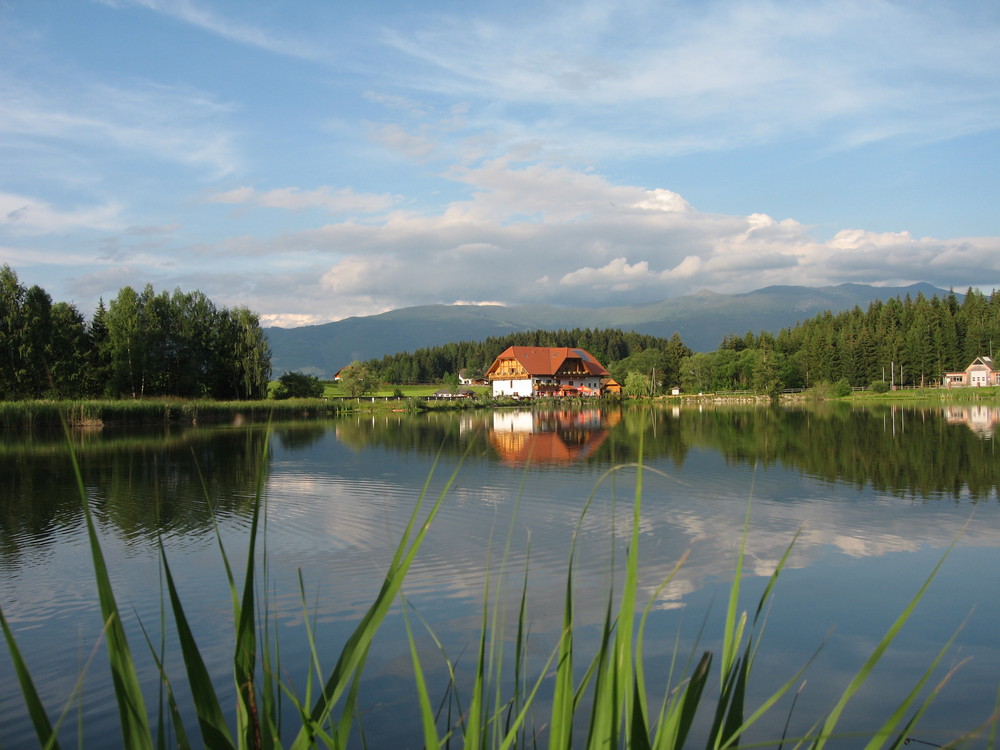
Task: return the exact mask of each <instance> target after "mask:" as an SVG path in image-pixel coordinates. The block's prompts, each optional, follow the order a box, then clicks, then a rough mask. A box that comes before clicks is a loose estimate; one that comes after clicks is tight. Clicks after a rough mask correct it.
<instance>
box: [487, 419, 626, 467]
mask: <svg viewBox="0 0 1000 750" xmlns="http://www.w3.org/2000/svg"><path fill="white" fill-rule="evenodd" d="M620 421H621V410H620V409H617V408H616V409H611V410H606V409H553V410H545V411H541V410H529V409H523V410H511V411H497V412H495V413H494V414H493V424H492V428H491V429H490V430H489V434H488V437H489V441H490V445H492V446H493V449H494V450H495V451H496V453H497V455H498V456H499V457H500V460H502V461H504V462H505V463H508V464H510V465H512V466H523V465H525V464H529V463H534V464H566V463H572V462H574V461H580V460H584V459H586V458H589V457H590V456H592V455H594V453H595V452H596V451H597V449H598V448H600V447H601V445H602V444H603V443H604V441H605V440H607V438H608V435H610V433H611V429H612V428H614V427H615V425H617V424H618V423H619V422H620Z"/></svg>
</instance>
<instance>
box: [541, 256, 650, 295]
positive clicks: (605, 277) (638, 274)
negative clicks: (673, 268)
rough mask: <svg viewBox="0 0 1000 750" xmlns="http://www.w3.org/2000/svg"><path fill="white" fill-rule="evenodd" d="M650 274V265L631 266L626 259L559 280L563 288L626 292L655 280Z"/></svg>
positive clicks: (644, 262)
mask: <svg viewBox="0 0 1000 750" xmlns="http://www.w3.org/2000/svg"><path fill="white" fill-rule="evenodd" d="M655 278H656V275H655V274H653V275H651V274H650V271H649V263H647V262H646V261H644V260H642V261H639V262H638V263H636V264H635V265H629V263H628V262H627V261H626V259H625V258H613V259H612V260H610V261H608V263H607V264H606V265H604V266H602V267H601V268H590V267H585V268H580V269H577V270H576V271H571V272H569V273H567V274H566V275H565V276H563V277H562V278H561V279H559V283H560V284H561V285H562V286H587V287H591V288H593V289H608V288H610V289H611V290H612V291H615V292H624V291H628V290H630V289H633V288H635V287H636V286H638V285H640V284H642V283H644V282H647V281H649V280H650V279H655Z"/></svg>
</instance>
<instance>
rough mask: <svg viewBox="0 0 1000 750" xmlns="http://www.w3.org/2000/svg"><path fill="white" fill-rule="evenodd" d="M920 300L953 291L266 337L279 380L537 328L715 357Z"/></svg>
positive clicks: (518, 315)
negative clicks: (821, 322)
mask: <svg viewBox="0 0 1000 750" xmlns="http://www.w3.org/2000/svg"><path fill="white" fill-rule="evenodd" d="M918 293H923V295H924V296H925V297H931V296H933V295H938V296H939V297H940V296H944V295H947V294H948V291H947V290H944V289H938V288H937V287H935V286H932V285H931V284H925V283H920V284H913V285H911V286H905V287H875V286H868V285H864V284H839V285H837V286H824V287H804V286H769V287H765V288H764V289H758V290H756V291H753V292H746V293H743V294H717V293H715V292H710V291H701V292H697V293H695V294H690V295H685V296H683V297H674V298H672V299H667V300H663V301H662V302H655V303H652V304H647V305H635V306H629V307H602V308H576V307H574V308H569V307H554V306H551V305H541V304H539V305H517V306H512V307H505V306H502V305H422V306H419V307H405V308H401V309H399V310H392V311H390V312H386V313H381V314H379V315H368V316H363V317H354V318H345V319H344V320H338V321H336V322H333V323H324V324H322V325H314V326H302V327H299V328H277V327H272V328H265V329H264V332H265V333H266V334H267V338H268V342H269V344H270V347H271V366H272V372H273V373H274V375H275V376H277V375H280V374H282V373H284V372H292V371H297V372H304V373H307V374H311V375H317V376H319V377H320V378H329V377H331V376H332V375H333V373H334V372H336V371H337V370H338V369H340V368H341V367H343V366H344V365H347V364H350V363H351V362H352V361H354V360H360V361H364V360H367V359H372V358H373V357H381V356H383V355H386V354H396V353H398V352H404V351H410V352H412V351H414V350H416V349H421V348H425V347H432V346H439V345H441V344H447V343H449V342H452V341H481V340H482V339H485V338H488V337H490V336H502V335H504V334H507V333H513V332H515V331H528V330H536V329H543V330H558V329H560V328H562V329H573V328H620V329H622V330H632V331H637V332H639V333H645V334H650V335H653V336H662V337H665V338H669V337H670V336H672V335H673V334H674V333H675V332H676V333H678V334H680V336H681V338H682V339H683V340H684V343H686V344H687V345H688V346H689V347H691V348H692V349H693V350H694V351H714V350H715V349H718V348H719V344H720V343H721V342H722V339H723V337H725V336H727V335H729V334H735V335H738V336H742V335H743V334H745V333H746V332H747V331H751V330H752V331H754V332H759V331H770V332H772V333H777V332H778V331H779V330H781V329H782V328H786V327H789V326H794V325H795V324H796V323H799V322H800V321H803V320H808V319H809V318H813V317H815V316H816V315H817V314H819V313H822V312H824V311H827V310H829V311H830V312H833V313H837V312H841V311H844V310H850V309H851V308H853V307H854V306H855V305H857V306H859V307H861V308H862V309H866V308H867V307H868V305H869V304H871V303H872V302H874V301H875V300H887V299H890V298H892V297H904V296H905V295H907V294H909V295H911V296H913V297H915V296H916V295H917V294H918ZM957 296H960V295H957ZM498 354H499V352H498Z"/></svg>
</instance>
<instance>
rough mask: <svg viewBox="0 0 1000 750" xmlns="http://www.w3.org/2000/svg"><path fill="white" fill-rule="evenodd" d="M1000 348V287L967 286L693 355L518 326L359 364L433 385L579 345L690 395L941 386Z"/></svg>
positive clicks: (645, 386)
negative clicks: (518, 353) (511, 356)
mask: <svg viewBox="0 0 1000 750" xmlns="http://www.w3.org/2000/svg"><path fill="white" fill-rule="evenodd" d="M994 342H995V343H996V344H997V346H1000V291H993V293H992V294H990V295H986V294H983V293H982V292H980V291H977V290H975V289H973V288H970V289H969V290H968V291H967V292H966V293H965V294H964V295H959V294H956V293H955V292H953V291H951V292H949V293H948V294H947V295H944V296H940V297H939V296H938V295H933V296H931V297H927V296H925V295H924V294H923V293H918V294H917V295H916V297H911V295H909V294H907V295H906V296H905V297H904V298H902V299H901V298H899V297H893V298H890V299H887V300H876V301H874V302H872V303H871V304H870V305H869V306H868V309H867V310H862V309H861V307H859V306H855V307H854V308H853V309H851V310H847V311H844V312H841V313H832V312H830V311H827V312H823V313H821V314H819V315H816V316H815V317H814V318H812V319H810V320H806V321H803V322H801V323H798V324H797V325H795V326H790V327H787V328H784V329H782V330H780V331H779V332H778V333H777V334H775V333H771V332H766V331H762V332H759V333H754V332H752V331H748V332H747V333H746V334H744V335H736V334H730V335H727V336H725V337H724V338H723V340H722V341H721V342H720V345H719V348H718V349H717V350H716V351H713V352H692V351H691V350H690V348H688V347H687V346H686V345H685V344H684V342H683V341H682V340H681V338H680V336H679V335H678V334H676V333H675V334H674V335H673V337H671V338H669V339H666V338H661V337H656V336H651V335H647V334H641V333H636V332H632V331H621V330H619V329H596V330H595V329H590V328H587V329H579V328H575V329H572V330H563V329H560V330H557V331H542V330H539V331H524V332H518V333H511V334H507V335H505V336H495V337H490V338H487V339H485V340H483V341H478V342H475V341H460V342H454V343H449V344H445V345H442V346H436V347H428V348H424V349H418V350H416V351H415V352H413V353H409V352H402V353H399V354H392V355H387V356H384V357H381V358H375V359H371V360H369V361H367V362H365V363H364V365H365V367H366V368H368V369H369V370H371V371H372V372H374V373H377V375H378V377H379V379H380V380H382V381H383V382H388V383H418V382H435V381H438V380H441V379H442V378H445V377H446V376H447V375H449V374H455V373H458V372H461V371H465V372H466V373H467V374H470V375H482V374H484V373H485V372H486V370H487V369H488V368H489V366H490V364H492V362H493V360H494V358H495V357H496V356H497V355H498V354H499V353H500V352H502V351H503V350H504V349H506V348H507V347H508V346H568V347H579V348H582V349H586V350H587V351H589V352H590V353H591V354H593V355H594V356H595V357H597V359H598V360H600V361H601V363H602V364H603V365H604V366H605V367H607V369H608V370H609V372H610V373H611V375H612V377H614V378H615V379H616V380H618V382H619V383H621V384H623V385H624V386H625V390H626V392H627V393H634V394H635V395H639V394H644V393H658V392H662V391H663V390H664V389H667V388H671V387H674V386H680V387H681V388H682V389H683V390H685V391H687V392H689V393H691V392H695V393H697V392H705V393H708V392H713V391H734V390H735V391H754V392H756V393H768V394H772V395H773V394H775V393H777V392H779V391H781V390H782V389H785V388H812V387H816V386H818V385H821V384H824V383H829V384H838V385H840V386H841V387H846V388H848V390H849V388H850V387H870V386H871V385H872V384H873V383H874V384H880V383H881V382H882V381H886V382H891V383H893V384H894V385H897V386H913V385H915V386H930V385H935V384H939V383H940V382H941V378H942V375H943V373H945V372H952V371H958V370H963V369H965V367H966V366H968V364H969V363H970V362H972V360H973V359H975V358H976V357H977V356H980V355H992V351H993V344H994Z"/></svg>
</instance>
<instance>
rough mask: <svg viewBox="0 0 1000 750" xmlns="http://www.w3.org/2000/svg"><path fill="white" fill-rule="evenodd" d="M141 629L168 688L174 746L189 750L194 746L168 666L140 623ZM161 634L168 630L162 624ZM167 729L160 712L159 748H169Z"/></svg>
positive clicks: (161, 679) (157, 742)
mask: <svg viewBox="0 0 1000 750" xmlns="http://www.w3.org/2000/svg"><path fill="white" fill-rule="evenodd" d="M139 627H140V628H141V629H142V634H143V636H144V637H145V639H146V645H147V646H148V648H149V653H150V654H151V655H152V657H153V662H154V663H155V664H156V669H157V671H158V672H159V673H160V684H161V685H163V686H164V687H165V688H166V691H167V707H168V708H169V710H170V720H171V723H172V728H173V730H174V732H175V734H176V739H175V742H174V745H175V746H176V747H178V748H180V750H189V749H190V748H191V747H192V745H191V741H190V740H189V739H188V736H187V731H186V730H185V728H184V718H183V715H182V714H181V710H180V706H178V705H177V697H176V696H175V695H174V688H173V685H172V684H171V683H170V678H169V677H168V676H167V669H166V666H164V664H163V657H162V655H161V654H158V653H157V651H156V648H155V647H154V646H153V641H152V640H151V639H150V637H149V633H147V632H146V628H145V626H144V625H143V624H142V623H141V622H140V623H139ZM160 628H161V629H160V632H161V633H165V630H166V628H165V627H164V626H163V624H162V623H161V626H160ZM161 651H162V637H161ZM166 729H167V727H166V726H165V722H164V720H163V714H162V711H161V712H160V725H159V728H158V730H157V735H156V746H157V747H158V748H165V747H166V746H167V740H166V736H165V734H166Z"/></svg>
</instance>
